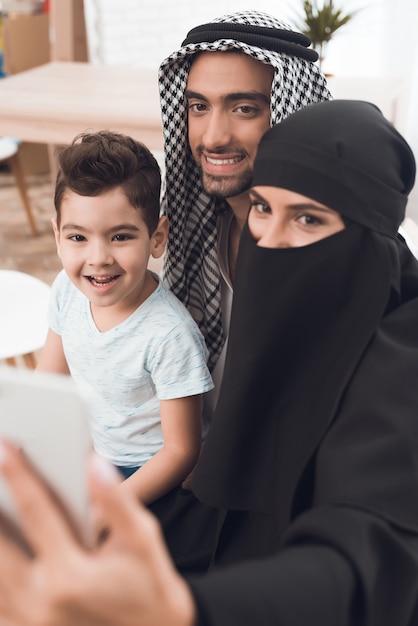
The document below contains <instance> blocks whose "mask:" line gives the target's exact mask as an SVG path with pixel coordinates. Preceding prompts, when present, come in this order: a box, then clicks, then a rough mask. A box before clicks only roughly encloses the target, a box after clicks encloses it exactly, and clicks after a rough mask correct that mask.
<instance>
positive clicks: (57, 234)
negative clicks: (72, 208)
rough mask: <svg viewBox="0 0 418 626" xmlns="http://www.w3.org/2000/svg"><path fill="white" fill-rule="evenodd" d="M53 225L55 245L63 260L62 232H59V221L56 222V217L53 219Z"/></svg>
mask: <svg viewBox="0 0 418 626" xmlns="http://www.w3.org/2000/svg"><path fill="white" fill-rule="evenodd" d="M51 224H52V230H53V231H54V237H55V245H56V247H57V254H58V256H59V257H60V258H61V237H60V231H59V228H58V224H57V220H56V218H55V217H53V218H52V220H51Z"/></svg>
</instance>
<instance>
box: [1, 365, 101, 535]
mask: <svg viewBox="0 0 418 626" xmlns="http://www.w3.org/2000/svg"><path fill="white" fill-rule="evenodd" d="M88 420H89V415H88V410H87V408H86V405H85V403H84V401H83V399H82V397H81V396H80V395H79V393H78V392H77V390H76V387H75V385H74V383H73V381H72V379H71V377H69V376H61V375H57V374H45V373H41V372H36V371H35V372H34V371H32V370H25V369H19V368H12V367H8V366H0V436H3V437H6V438H8V439H9V440H11V441H13V442H15V443H16V444H18V445H19V446H20V447H22V449H23V450H24V452H25V454H26V455H27V457H28V458H29V459H30V461H31V462H32V463H33V465H34V466H35V467H36V469H37V470H38V471H39V473H40V475H41V476H43V477H44V478H45V479H46V481H47V482H48V484H49V485H50V486H51V487H52V489H53V490H54V491H55V492H56V494H57V495H58V497H59V499H60V500H61V502H62V504H63V505H64V507H65V508H66V510H67V511H68V513H69V515H70V516H71V517H72V518H73V521H74V523H75V527H76V529H77V530H78V534H79V535H80V537H81V539H82V540H83V541H84V543H85V544H89V543H90V532H89V506H88V502H89V499H88V493H87V484H86V463H87V459H88V456H89V454H90V452H91V449H92V444H91V438H90V433H89V425H88ZM0 511H1V513H2V514H3V515H5V516H6V519H9V520H11V521H12V522H14V523H16V524H17V526H18V527H19V520H18V516H17V512H16V508H15V505H14V502H13V498H12V497H11V494H10V491H9V488H8V486H7V483H6V481H5V480H4V478H3V477H2V475H1V473H0Z"/></svg>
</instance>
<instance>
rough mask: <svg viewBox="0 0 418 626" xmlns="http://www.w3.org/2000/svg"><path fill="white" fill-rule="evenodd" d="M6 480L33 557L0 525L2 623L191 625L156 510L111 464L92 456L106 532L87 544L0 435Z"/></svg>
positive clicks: (94, 492) (95, 494)
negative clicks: (126, 487) (126, 488)
mask: <svg viewBox="0 0 418 626" xmlns="http://www.w3.org/2000/svg"><path fill="white" fill-rule="evenodd" d="M0 470H1V472H2V474H3V476H4V477H5V478H6V480H7V482H8V483H9V486H10V489H11V491H12V493H13V496H14V499H15V502H16V506H17V508H18V511H19V515H20V519H21V524H22V528H23V531H24V534H25V536H26V539H27V542H28V544H29V545H30V547H31V549H32V551H33V553H34V557H33V558H32V557H29V556H28V555H27V553H26V552H25V551H24V550H23V549H22V548H20V547H19V546H18V545H17V544H15V543H14V542H12V541H11V540H10V539H8V538H7V537H6V536H5V535H4V534H3V533H1V532H0V554H1V558H0V624H2V625H3V624H4V625H5V626H6V625H7V626H70V625H71V626H75V625H76V626H99V625H100V626H139V625H141V626H167V625H168V624H170V626H192V625H193V624H194V621H195V606H194V601H193V597H192V595H191V592H190V590H189V588H188V586H187V584H186V583H185V581H184V580H183V579H182V578H181V577H180V576H179V574H178V573H177V571H176V569H175V567H174V565H173V563H172V561H171V559H170V557H169V554H168V552H167V549H166V547H165V545H164V541H163V538H162V535H161V532H160V528H159V525H158V523H157V521H156V520H155V519H154V517H153V516H152V515H151V514H150V513H149V512H148V511H147V510H145V509H144V508H143V507H141V505H139V504H138V502H137V501H136V500H135V499H134V498H133V497H132V496H130V494H128V493H124V492H122V490H121V489H115V485H116V484H117V483H118V482H119V479H118V476H117V473H116V470H114V469H113V468H112V467H111V466H109V465H108V464H107V463H105V461H103V460H102V459H99V458H98V457H97V456H94V457H93V458H92V462H91V464H90V469H89V477H88V478H89V486H90V492H91V499H92V505H93V507H98V509H99V510H100V512H101V514H102V515H103V516H105V518H106V522H107V526H108V528H109V534H108V537H107V539H106V540H105V541H104V542H103V543H101V544H100V546H97V547H95V548H94V549H91V550H87V549H85V548H84V547H83V546H82V545H81V544H80V543H79V542H78V541H77V539H76V538H75V536H74V533H73V532H72V530H71V526H70V524H69V523H68V522H67V520H66V519H65V517H64V516H63V514H62V512H61V511H60V509H59V508H58V506H57V504H56V503H55V501H54V498H53V497H52V495H51V493H50V491H49V489H48V488H47V487H46V486H45V485H44V484H43V483H42V481H41V480H40V479H39V477H38V476H37V475H36V472H34V471H33V469H32V468H31V467H30V464H29V463H28V462H27V460H26V459H25V458H24V456H23V455H22V454H21V453H20V452H19V451H18V450H17V449H16V448H15V447H13V446H12V445H11V444H10V443H8V442H4V441H0Z"/></svg>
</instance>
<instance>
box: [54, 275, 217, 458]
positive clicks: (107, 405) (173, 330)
mask: <svg viewBox="0 0 418 626" xmlns="http://www.w3.org/2000/svg"><path fill="white" fill-rule="evenodd" d="M48 319H49V325H50V328H51V329H52V330H53V331H54V332H55V333H57V334H58V335H60V336H61V339H62V344H63V348H64V352H65V356H66V359H67V363H68V367H69V369H70V372H71V375H72V377H73V379H74V381H75V383H76V384H77V386H78V387H79V389H80V390H81V392H82V393H83V395H84V396H85V398H86V400H87V402H88V404H89V407H90V412H91V431H92V437H93V443H94V446H95V449H96V450H97V452H99V453H100V454H102V455H103V456H105V457H106V458H108V459H110V460H111V461H112V462H113V463H114V464H116V465H120V466H124V467H134V466H135V467H136V466H140V465H143V464H144V463H145V462H146V461H147V460H148V459H149V458H151V457H152V456H153V455H154V454H155V453H156V452H157V451H158V450H159V449H160V447H161V445H162V433H161V424H160V404H159V400H169V399H173V398H182V397H186V396H192V395H196V394H200V393H204V392H206V391H208V390H210V389H212V387H213V383H212V379H211V376H210V374H209V371H208V369H207V367H206V357H207V351H206V348H205V344H204V340H203V337H202V335H201V333H200V331H199V329H198V327H197V325H196V324H195V322H194V321H193V319H192V318H191V316H190V314H189V313H188V311H187V310H186V308H185V307H184V306H183V305H182V304H181V303H180V302H179V300H178V299H177V298H176V297H175V296H174V295H173V294H172V293H171V292H169V291H168V290H167V289H166V288H165V287H164V286H163V284H162V283H161V282H160V283H159V284H158V287H157V288H156V290H155V291H154V292H153V293H152V294H151V295H150V296H149V298H147V300H146V301H145V302H143V303H142V304H141V306H139V307H138V308H137V309H136V311H134V313H132V315H130V316H129V317H128V318H127V319H126V320H124V321H123V322H122V323H121V324H118V325H117V326H115V327H114V328H112V329H110V330H108V331H106V332H100V331H99V330H98V329H97V327H96V325H95V323H94V320H93V318H92V315H91V311H90V303H89V301H88V299H87V298H86V297H85V296H84V295H83V294H82V293H81V292H80V291H79V290H78V289H77V288H76V287H75V286H74V285H73V284H72V283H71V281H70V280H69V278H68V276H67V274H66V273H65V272H64V271H62V272H61V273H60V274H59V275H58V276H57V278H56V279H55V282H54V284H53V286H52V297H51V302H50V307H49V318H48ZM57 419H59V416H57Z"/></svg>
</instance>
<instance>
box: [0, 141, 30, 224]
mask: <svg viewBox="0 0 418 626" xmlns="http://www.w3.org/2000/svg"><path fill="white" fill-rule="evenodd" d="M0 163H7V165H9V167H10V169H11V171H12V173H13V175H14V177H15V180H16V186H17V188H18V190H19V194H20V197H21V199H22V202H23V206H24V208H25V211H26V215H27V218H28V221H29V226H30V229H31V232H32V235H37V234H38V229H37V226H36V221H35V216H34V215H33V212H32V207H31V204H30V201H29V196H28V194H27V190H26V183H25V177H24V175H23V170H22V166H21V164H20V159H19V143H18V142H17V141H16V139H13V138H12V137H0Z"/></svg>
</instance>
